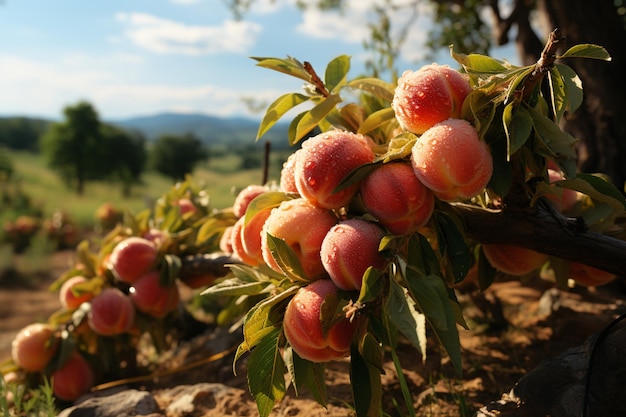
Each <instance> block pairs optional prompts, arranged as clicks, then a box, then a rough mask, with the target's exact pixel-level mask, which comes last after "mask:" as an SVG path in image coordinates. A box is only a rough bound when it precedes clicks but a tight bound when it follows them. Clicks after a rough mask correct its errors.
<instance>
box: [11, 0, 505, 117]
mask: <svg viewBox="0 0 626 417" xmlns="http://www.w3.org/2000/svg"><path fill="white" fill-rule="evenodd" d="M376 2H378V3H380V0H349V3H350V4H351V12H350V13H347V14H341V13H331V14H322V13H320V12H318V11H315V10H311V11H309V12H306V13H302V12H301V11H299V10H298V9H297V8H296V7H295V6H294V5H293V4H294V3H295V0H273V1H272V0H256V2H255V5H254V7H253V9H252V10H250V11H249V12H248V13H247V14H246V16H245V19H244V20H243V21H235V20H234V19H233V16H232V14H231V12H230V11H229V10H228V8H227V7H226V5H225V2H224V1H223V0H107V1H85V0H4V1H3V2H2V3H0V39H1V45H2V46H1V47H0V91H2V99H1V100H0V115H27V116H36V117H46V118H55V119H58V118H60V117H61V114H62V109H63V107H65V106H67V105H71V104H75V103H76V102H78V101H79V100H87V101H89V102H91V103H92V104H93V105H94V106H95V108H96V109H97V110H98V113H99V114H100V117H101V118H103V119H109V120H110V119H119V118H127V117H134V116H142V115H151V114H155V113H159V112H164V111H176V112H193V113H206V114H212V115H219V116H245V117H256V118H258V117H260V115H259V114H253V113H250V112H249V111H248V109H247V107H246V105H245V104H244V102H243V100H242V98H254V99H255V100H257V101H260V102H267V103H269V102H271V101H272V100H273V99H275V98H277V97H278V96H279V95H280V94H282V93H285V92H288V91H296V90H298V89H299V88H300V86H301V83H300V81H298V80H296V79H293V80H292V79H289V78H288V77H286V76H284V75H282V74H279V73H275V72H273V71H269V70H267V69H263V68H259V67H256V66H255V65H254V64H255V63H254V61H253V60H251V59H250V58H249V57H250V56H272V57H285V56H287V55H289V56H293V57H295V58H297V59H299V60H301V61H304V60H307V61H309V62H311V63H312V64H313V66H314V67H316V68H318V70H319V71H320V72H322V73H323V68H324V66H325V64H326V63H327V62H328V61H329V60H330V59H332V58H333V57H335V56H337V55H340V54H348V55H350V56H352V70H351V73H350V75H352V76H354V75H357V74H359V73H360V72H362V71H363V64H362V62H363V59H364V52H363V49H362V46H361V45H362V41H363V39H364V38H365V37H366V36H367V34H368V31H367V28H366V25H365V23H364V22H365V21H366V20H367V19H368V15H367V11H368V10H369V7H370V6H371V4H372V3H376ZM428 14H429V12H428V10H426V9H425V10H423V11H422V14H421V16H423V17H421V22H422V24H420V25H416V29H415V30H413V31H412V32H411V34H410V39H409V43H408V46H407V48H405V50H403V51H402V57H403V60H402V62H401V65H403V68H401V69H415V68H416V67H417V66H418V64H420V60H423V56H422V55H421V51H422V50H423V49H422V48H421V47H420V45H421V43H422V42H423V41H424V38H425V36H426V33H425V29H424V28H425V27H426V26H427V25H428V23H427V22H429V21H430V19H429V16H428ZM404 18H406V16H402V15H398V16H396V19H398V20H402V19H404ZM419 27H421V28H422V30H420V29H418V28H419ZM509 54H510V52H509ZM494 56H496V57H498V58H509V59H510V56H509V57H505V56H501V55H500V56H499V55H496V54H495V53H494ZM447 59H448V57H447V53H442V61H444V62H442V61H440V63H448V62H445V61H446V60H447ZM438 61H439V60H438ZM421 63H425V62H421ZM450 63H451V62H450Z"/></svg>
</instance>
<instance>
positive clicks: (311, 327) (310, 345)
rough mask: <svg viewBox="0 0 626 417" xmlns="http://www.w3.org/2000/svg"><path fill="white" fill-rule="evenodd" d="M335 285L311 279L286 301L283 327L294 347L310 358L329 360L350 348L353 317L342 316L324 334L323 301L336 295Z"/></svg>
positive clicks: (299, 353) (345, 354)
mask: <svg viewBox="0 0 626 417" xmlns="http://www.w3.org/2000/svg"><path fill="white" fill-rule="evenodd" d="M337 290H338V288H337V287H336V286H335V284H334V283H333V282H332V281H331V280H329V279H321V280H318V281H314V282H312V283H311V284H309V285H307V286H306V287H302V288H300V289H299V290H298V292H297V293H296V295H294V297H293V298H292V299H291V300H290V301H289V304H287V309H286V310H285V316H284V320H283V330H284V332H285V337H286V338H287V341H288V342H289V344H290V345H291V347H292V348H293V350H294V351H295V352H296V353H297V354H298V356H300V357H301V358H303V359H306V360H309V361H311V362H318V363H321V362H328V361H331V360H335V359H340V358H343V357H344V356H347V355H348V354H349V352H350V344H351V343H352V337H353V336H354V332H355V330H356V321H354V322H352V323H351V322H350V321H349V320H348V319H346V318H342V319H340V320H339V321H337V322H336V323H335V324H333V325H332V326H331V327H330V328H329V329H328V330H327V332H326V334H324V329H323V326H322V322H321V321H320V320H321V314H322V304H323V303H324V302H325V300H326V299H327V298H329V297H336V296H337Z"/></svg>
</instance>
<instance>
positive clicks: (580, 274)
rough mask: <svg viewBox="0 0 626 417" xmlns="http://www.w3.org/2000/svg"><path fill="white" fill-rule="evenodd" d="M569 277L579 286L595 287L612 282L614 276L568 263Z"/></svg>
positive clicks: (585, 266) (588, 267)
mask: <svg viewBox="0 0 626 417" xmlns="http://www.w3.org/2000/svg"><path fill="white" fill-rule="evenodd" d="M569 277H570V278H571V279H573V280H574V281H576V283H578V284H580V285H584V286H586V287H597V286H599V285H604V284H608V283H609V282H611V281H613V280H614V279H615V278H616V275H615V274H613V273H611V272H606V271H603V270H601V269H598V268H594V267H592V266H589V265H585V264H583V263H579V262H574V261H570V262H569Z"/></svg>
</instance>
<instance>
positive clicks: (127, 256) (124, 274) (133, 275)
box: [109, 236, 159, 284]
mask: <svg viewBox="0 0 626 417" xmlns="http://www.w3.org/2000/svg"><path fill="white" fill-rule="evenodd" d="M158 257H159V254H158V250H157V247H156V245H155V244H154V243H152V242H151V241H149V240H147V239H144V238H141V237H138V236H131V237H128V238H126V239H124V240H122V241H121V242H120V243H118V244H117V245H116V246H115V248H113V252H111V257H110V258H109V266H110V268H111V270H112V271H113V274H114V275H115V276H116V277H117V279H119V280H120V281H123V282H126V283H128V284H132V283H133V282H135V281H136V280H137V279H139V277H141V276H143V275H145V274H146V273H147V272H148V271H150V270H151V269H154V268H155V266H156V263H157V260H158Z"/></svg>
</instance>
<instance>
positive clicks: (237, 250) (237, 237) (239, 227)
mask: <svg viewBox="0 0 626 417" xmlns="http://www.w3.org/2000/svg"><path fill="white" fill-rule="evenodd" d="M245 220H246V219H245V217H240V218H239V220H237V222H235V224H234V225H233V229H232V231H231V233H230V244H231V246H232V248H233V250H232V253H233V255H235V257H237V258H239V260H240V261H241V262H243V263H244V264H246V265H249V266H258V265H261V264H262V263H263V262H262V260H261V261H259V260H258V259H256V258H254V257H252V256H250V255H248V252H246V250H245V249H244V246H243V233H242V231H243V224H244V222H245Z"/></svg>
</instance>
